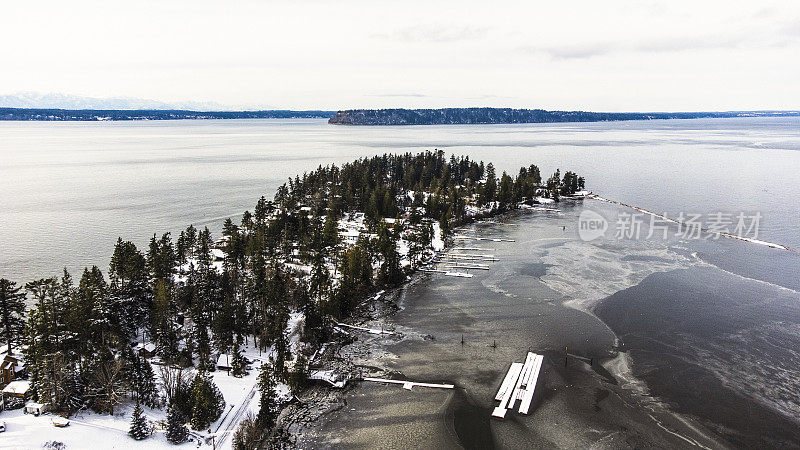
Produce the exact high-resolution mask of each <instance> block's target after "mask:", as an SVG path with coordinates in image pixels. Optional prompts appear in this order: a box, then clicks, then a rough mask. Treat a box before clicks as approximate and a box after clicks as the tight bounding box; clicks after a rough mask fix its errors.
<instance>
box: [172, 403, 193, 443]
mask: <svg viewBox="0 0 800 450" xmlns="http://www.w3.org/2000/svg"><path fill="white" fill-rule="evenodd" d="M166 435H167V440H168V441H170V442H172V443H173V444H180V443H182V442H186V440H187V439H189V429H188V428H186V421H185V419H184V418H183V414H181V412H180V410H179V409H178V407H177V406H176V405H174V404H173V403H170V405H169V409H167V433H166Z"/></svg>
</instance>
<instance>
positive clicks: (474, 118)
mask: <svg viewBox="0 0 800 450" xmlns="http://www.w3.org/2000/svg"><path fill="white" fill-rule="evenodd" d="M798 115H800V112H798V111H727V112H675V113H664V112H653V113H636V112H631V113H627V112H626V113H604V112H588V111H545V110H543V109H511V108H441V109H350V110H345V111H339V112H337V113H336V115H334V116H333V117H331V119H330V120H328V123H330V124H334V125H472V124H501V123H552V122H608V121H619V120H656V119H700V118H733V117H783V116H798Z"/></svg>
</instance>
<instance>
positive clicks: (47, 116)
mask: <svg viewBox="0 0 800 450" xmlns="http://www.w3.org/2000/svg"><path fill="white" fill-rule="evenodd" d="M332 115H333V111H316V110H314V111H291V110H281V109H275V110H266V111H189V110H182V109H56V108H52V109H41V108H0V120H44V121H67V120H72V121H98V120H182V119H294V118H304V119H310V118H321V119H327V118H329V117H331V116H332Z"/></svg>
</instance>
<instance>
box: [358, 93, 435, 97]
mask: <svg viewBox="0 0 800 450" xmlns="http://www.w3.org/2000/svg"><path fill="white" fill-rule="evenodd" d="M370 97H405V98H409V97H417V98H428V97H430V95H425V94H417V93H410V94H372V95H370Z"/></svg>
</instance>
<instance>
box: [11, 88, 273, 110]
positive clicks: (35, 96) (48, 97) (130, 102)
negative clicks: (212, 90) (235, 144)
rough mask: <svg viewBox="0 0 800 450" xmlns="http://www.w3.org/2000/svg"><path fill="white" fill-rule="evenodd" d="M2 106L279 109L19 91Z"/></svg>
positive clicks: (263, 106)
mask: <svg viewBox="0 0 800 450" xmlns="http://www.w3.org/2000/svg"><path fill="white" fill-rule="evenodd" d="M0 107H2V108H33V109H103V110H106V109H134V110H143V109H145V110H151V109H177V110H189V111H263V110H271V109H276V108H273V107H272V106H268V105H260V106H259V107H257V108H253V107H250V106H245V105H223V104H221V103H216V102H197V101H188V102H162V101H159V100H148V99H142V98H133V97H110V98H100V97H84V96H80V95H71V94H61V93H41V92H17V93H14V94H7V95H0Z"/></svg>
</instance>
